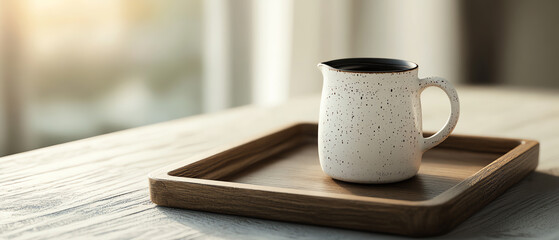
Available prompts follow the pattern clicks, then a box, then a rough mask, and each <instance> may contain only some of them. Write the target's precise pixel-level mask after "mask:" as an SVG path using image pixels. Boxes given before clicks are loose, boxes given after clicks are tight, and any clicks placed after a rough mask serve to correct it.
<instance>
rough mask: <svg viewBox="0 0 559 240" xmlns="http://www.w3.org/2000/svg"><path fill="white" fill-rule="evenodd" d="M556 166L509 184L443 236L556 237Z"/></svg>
mask: <svg viewBox="0 0 559 240" xmlns="http://www.w3.org/2000/svg"><path fill="white" fill-rule="evenodd" d="M556 175H559V169H554V170H548V171H546V172H542V171H538V172H534V173H532V174H530V175H528V176H527V177H526V178H525V179H524V180H523V181H521V182H520V183H518V184H516V185H515V186H513V187H511V188H510V189H509V190H508V191H506V192H505V193H504V194H503V195H502V196H500V197H498V198H497V199H495V200H494V201H493V202H492V203H490V204H489V205H487V206H486V207H485V208H483V209H482V210H481V211H480V212H478V213H477V214H474V215H473V216H472V217H470V218H469V219H468V220H466V221H465V222H463V223H462V224H460V225H459V226H458V227H457V228H455V229H454V230H453V231H452V232H450V233H449V234H447V235H445V236H443V238H446V237H448V238H452V239H456V238H472V237H476V236H486V237H492V238H515V237H519V238H544V237H545V238H551V239H559V176H556Z"/></svg>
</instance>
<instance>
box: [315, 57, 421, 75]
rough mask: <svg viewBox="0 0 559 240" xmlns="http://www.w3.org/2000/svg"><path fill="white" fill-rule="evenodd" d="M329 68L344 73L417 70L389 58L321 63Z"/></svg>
mask: <svg viewBox="0 0 559 240" xmlns="http://www.w3.org/2000/svg"><path fill="white" fill-rule="evenodd" d="M321 64H324V65H326V66H328V67H330V68H333V69H336V70H340V71H344V72H362V73H363V72H364V73H378V72H404V71H409V70H413V69H416V68H417V64H415V63H413V62H410V61H405V60H399V59H390V58H344V59H336V60H332V61H328V62H323V63H321Z"/></svg>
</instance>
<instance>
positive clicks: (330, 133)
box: [318, 64, 460, 183]
mask: <svg viewBox="0 0 559 240" xmlns="http://www.w3.org/2000/svg"><path fill="white" fill-rule="evenodd" d="M319 68H320V69H321V71H322V74H323V77H324V84H323V89H322V99H321V105H320V120H319V130H318V147H319V149H318V153H319V157H320V165H321V167H322V170H323V171H324V172H325V173H326V174H328V175H329V176H331V177H332V178H334V179H338V180H342V181H347V182H356V183H391V182H398V181H402V180H405V179H408V178H411V177H413V176H414V175H415V174H417V172H418V170H419V166H420V164H421V156H422V154H423V152H425V151H427V150H428V149H430V148H432V147H434V146H436V145H437V144H439V143H441V142H442V141H443V140H444V139H446V138H447V137H448V135H450V133H451V132H452V130H453V129H454V127H455V126H456V123H457V121H458V115H459V111H460V109H459V101H458V95H457V93H456V91H455V90H454V88H453V87H452V85H451V84H450V83H449V82H448V81H446V80H444V79H442V78H438V77H430V78H424V79H419V78H418V75H417V73H418V68H417V67H416V68H415V69H411V70H407V71H396V72H362V73H360V72H348V71H344V70H340V69H336V68H333V67H331V66H328V65H325V64H319ZM430 86H436V87H439V88H441V89H443V90H444V91H445V92H446V94H447V95H448V97H449V99H450V102H451V114H450V117H449V119H448V121H447V123H446V125H445V126H444V127H443V128H442V129H441V130H440V131H439V132H437V133H436V134H434V135H433V136H431V137H428V138H424V137H423V135H422V123H421V102H420V94H421V92H422V91H423V90H424V89H425V88H427V87H430Z"/></svg>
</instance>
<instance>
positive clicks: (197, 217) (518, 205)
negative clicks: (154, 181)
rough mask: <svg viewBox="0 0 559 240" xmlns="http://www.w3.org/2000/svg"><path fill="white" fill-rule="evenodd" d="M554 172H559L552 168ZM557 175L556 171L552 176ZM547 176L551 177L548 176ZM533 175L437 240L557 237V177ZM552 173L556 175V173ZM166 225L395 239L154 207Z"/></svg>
mask: <svg viewBox="0 0 559 240" xmlns="http://www.w3.org/2000/svg"><path fill="white" fill-rule="evenodd" d="M557 170H559V169H557ZM556 172H557V173H559V171H556ZM550 173H552V172H550ZM550 173H545V172H534V173H532V174H530V175H528V176H527V177H526V178H525V179H524V180H523V181H522V182H520V183H519V184H516V185H515V186H513V187H512V188H510V189H509V190H508V191H507V192H505V193H504V194H503V195H502V196H500V197H498V198H497V199H495V200H494V201H493V202H492V203H490V204H489V205H488V206H486V207H485V208H483V209H482V210H481V211H480V212H478V213H476V214H474V215H473V216H472V217H470V218H469V219H468V220H466V221H465V222H464V223H462V224H461V225H459V226H458V227H456V228H455V229H454V230H453V231H452V232H450V233H449V234H447V235H443V236H441V237H439V238H438V239H447V238H448V239H461V238H478V237H491V238H500V237H503V238H510V237H521V238H530V237H536V238H542V237H547V238H559V232H558V231H557V230H558V229H559V176H555V175H554V174H550ZM557 173H555V174H557ZM157 210H158V211H160V212H162V213H163V214H165V215H166V216H167V217H168V218H169V220H171V221H174V222H177V223H179V224H181V225H184V226H185V227H187V228H189V229H192V230H195V231H197V232H199V233H200V234H202V235H204V236H210V237H225V238H243V239H255V238H256V239H261V238H264V239H293V238H311V239H315V238H316V239H346V238H348V239H349V238H351V239H370V238H372V237H382V238H383V239H387V238H389V239H400V238H401V237H399V236H395V235H385V234H377V233H368V232H360V231H352V230H344V229H336V228H328V227H320V226H312V225H303V224H296V223H287V222H279V221H271V220H263V219H255V218H248V217H238V216H232V215H226V214H216V213H207V212H198V211H191V210H184V209H175V208H167V207H157Z"/></svg>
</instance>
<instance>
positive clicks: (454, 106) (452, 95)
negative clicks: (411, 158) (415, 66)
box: [419, 77, 460, 152]
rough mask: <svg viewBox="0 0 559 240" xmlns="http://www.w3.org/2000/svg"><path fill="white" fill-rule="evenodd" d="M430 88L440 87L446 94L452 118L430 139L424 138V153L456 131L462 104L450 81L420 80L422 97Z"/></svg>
mask: <svg viewBox="0 0 559 240" xmlns="http://www.w3.org/2000/svg"><path fill="white" fill-rule="evenodd" d="M428 87H438V88H440V89H442V90H443V91H444V92H445V93H446V95H447V96H448V98H449V99H450V116H449V117H448V120H447V121H446V124H445V125H444V127H443V128H442V129H441V130H439V131H438V132H437V133H435V134H433V135H432V136H430V137H428V138H423V147H422V150H423V152H425V151H427V150H429V149H431V148H432V147H434V146H437V145H439V143H441V142H442V141H444V140H445V139H446V138H447V137H448V136H449V135H450V133H451V132H452V130H454V127H456V123H457V122H458V116H459V115H460V102H459V100H458V94H457V93H456V90H455V89H454V87H453V86H452V84H451V83H450V82H449V81H447V80H445V79H443V78H440V77H428V78H423V79H419V94H420V95H421V93H422V92H423V90H425V89H426V88H428Z"/></svg>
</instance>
